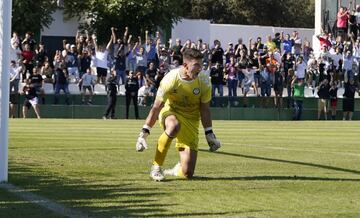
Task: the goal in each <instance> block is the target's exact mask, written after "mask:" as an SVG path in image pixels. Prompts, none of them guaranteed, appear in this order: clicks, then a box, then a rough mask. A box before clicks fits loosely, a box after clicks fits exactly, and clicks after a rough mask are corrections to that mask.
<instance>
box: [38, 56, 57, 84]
mask: <svg viewBox="0 0 360 218" xmlns="http://www.w3.org/2000/svg"><path fill="white" fill-rule="evenodd" d="M40 72H41V75H42V77H43V79H44V83H51V84H54V70H53V68H52V67H51V65H50V63H49V61H45V63H44V66H42V67H41V69H40Z"/></svg>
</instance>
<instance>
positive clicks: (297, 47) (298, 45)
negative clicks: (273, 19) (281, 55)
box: [292, 31, 302, 57]
mask: <svg viewBox="0 0 360 218" xmlns="http://www.w3.org/2000/svg"><path fill="white" fill-rule="evenodd" d="M292 40H293V41H294V46H293V47H292V53H293V54H294V55H295V57H299V56H300V55H301V50H302V40H301V38H300V37H299V32H298V31H294V32H293V37H292Z"/></svg>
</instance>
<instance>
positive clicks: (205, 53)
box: [200, 43, 210, 66]
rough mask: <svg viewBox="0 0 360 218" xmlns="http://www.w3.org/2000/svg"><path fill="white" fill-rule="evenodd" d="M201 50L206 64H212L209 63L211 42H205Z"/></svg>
mask: <svg viewBox="0 0 360 218" xmlns="http://www.w3.org/2000/svg"><path fill="white" fill-rule="evenodd" d="M200 52H201V54H202V55H203V56H204V57H203V62H204V65H205V64H207V65H208V66H209V65H210V64H209V60H210V50H209V44H208V43H203V49H202V50H201V51H200Z"/></svg>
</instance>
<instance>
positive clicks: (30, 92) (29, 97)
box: [22, 80, 40, 119]
mask: <svg viewBox="0 0 360 218" xmlns="http://www.w3.org/2000/svg"><path fill="white" fill-rule="evenodd" d="M23 93H24V94H25V100H24V104H23V108H22V112H23V118H26V117H27V114H28V111H29V109H30V107H33V109H34V112H35V114H36V117H37V118H38V119H40V110H39V106H38V96H37V94H36V90H35V88H34V87H33V86H32V85H31V84H30V80H26V84H25V86H24V88H23Z"/></svg>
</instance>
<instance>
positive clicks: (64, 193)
mask: <svg viewBox="0 0 360 218" xmlns="http://www.w3.org/2000/svg"><path fill="white" fill-rule="evenodd" d="M9 173H10V174H9V182H10V183H12V184H14V185H16V186H17V187H21V188H23V189H24V190H25V191H29V192H32V193H34V194H37V195H40V196H43V197H46V198H48V199H51V200H53V201H55V202H57V203H60V204H62V205H64V206H66V207H69V208H71V209H74V210H78V211H80V212H82V213H84V214H86V215H88V216H89V217H177V216H184V217H191V216H223V215H225V216H226V215H234V211H231V212H206V211H204V212H195V213H187V212H184V213H182V212H176V211H173V210H174V208H176V206H177V204H174V203H173V202H169V203H167V204H163V203H160V202H159V201H158V199H159V198H162V197H165V196H167V195H171V194H174V193H172V192H166V191H163V190H161V189H160V190H159V189H158V188H157V187H155V186H154V185H150V187H146V186H144V185H142V186H140V185H136V184H134V181H132V180H126V181H114V180H111V181H104V180H105V179H102V180H98V181H96V180H95V181H93V182H92V181H89V179H87V180H84V181H82V180H75V179H67V178H62V177H60V176H58V175H56V174H53V173H49V172H46V169H43V168H42V169H41V166H38V165H36V164H34V165H29V166H23V165H19V164H11V165H10V170H9ZM95 176H96V177H97V178H101V176H102V174H101V173H100V174H99V177H98V175H97V174H96V175H95ZM102 178H106V177H102ZM149 181H150V180H149ZM9 203H10V202H9ZM26 212H28V213H31V210H29V209H27V211H25V214H26ZM252 212H257V211H250V210H249V211H236V212H235V213H236V214H237V213H239V214H240V213H252ZM5 215H6V214H5ZM9 215H11V214H9ZM0 217H1V215H0ZM30 217H31V216H30Z"/></svg>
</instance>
